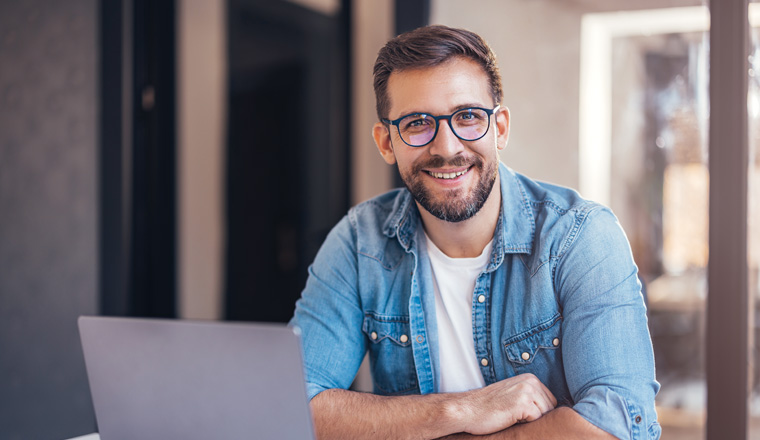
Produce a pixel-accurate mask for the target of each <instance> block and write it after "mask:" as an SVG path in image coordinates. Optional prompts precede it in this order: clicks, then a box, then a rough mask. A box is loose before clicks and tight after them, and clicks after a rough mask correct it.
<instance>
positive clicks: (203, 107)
mask: <svg viewBox="0 0 760 440" xmlns="http://www.w3.org/2000/svg"><path fill="white" fill-rule="evenodd" d="M749 6H750V8H749V18H750V23H751V24H752V26H753V27H752V28H751V32H750V34H751V35H750V38H751V44H750V48H751V50H750V56H749V58H748V65H749V69H748V74H747V75H748V80H747V81H748V88H749V90H748V98H747V112H748V117H749V127H748V139H749V157H748V161H747V169H746V170H743V169H736V170H733V171H734V172H736V173H746V175H747V176H748V183H747V194H748V196H747V201H746V202H747V203H746V204H747V206H748V209H747V211H746V213H745V212H743V211H739V212H738V214H739V215H741V216H746V218H747V231H746V234H745V235H746V241H747V249H748V252H747V255H746V264H747V268H748V272H747V278H748V280H747V282H746V285H747V286H748V289H747V292H746V295H747V298H748V304H750V306H749V309H748V310H747V313H748V314H749V315H750V316H753V315H754V314H755V313H756V311H755V309H754V306H752V304H754V299H755V298H756V297H757V296H758V295H760V281H759V280H758V267H759V266H760V231H759V230H758V229H760V155H758V154H757V152H758V150H759V148H758V145H759V143H758V141H759V140H760V126H758V121H759V120H760V119H759V118H760V87H759V85H760V82H759V81H760V80H759V79H758V75H756V74H755V72H756V71H757V70H756V69H757V68H758V63H760V38H759V37H760V31H758V30H757V28H756V27H754V26H757V25H758V24H759V23H760V20H758V19H757V16H758V14H757V12H758V10H757V9H755V8H754V6H755V5H754V4H750V5H749ZM432 23H440V24H447V25H450V26H455V27H464V28H467V29H470V30H473V31H475V32H477V33H479V34H480V35H482V36H483V37H484V38H485V39H486V40H487V41H488V42H489V44H490V45H491V46H492V48H493V49H494V51H495V52H496V54H497V57H498V59H499V62H500V66H501V73H502V77H503V81H504V104H505V105H506V106H508V107H509V108H510V110H511V115H512V126H511V130H512V132H511V136H510V142H509V145H508V147H507V149H506V150H505V151H503V152H502V156H501V157H502V160H503V161H504V162H505V163H506V164H507V165H508V166H510V167H512V168H513V169H515V170H516V171H518V172H521V173H524V174H527V175H529V176H531V177H533V178H536V179H539V180H545V181H549V182H553V183H557V184H561V185H566V186H570V187H573V188H576V189H578V190H579V191H580V192H581V193H582V195H584V196H585V197H587V198H591V199H594V200H597V201H599V202H602V203H604V204H607V205H609V206H611V207H612V208H613V210H614V211H615V212H616V214H617V215H618V217H619V218H620V221H621V223H622V225H623V227H624V229H625V230H626V233H627V234H628V238H629V240H630V242H631V245H632V249H633V253H634V258H635V260H636V262H637V264H638V266H639V270H640V277H641V279H642V282H643V284H644V286H645V289H644V293H645V299H646V301H647V306H648V314H649V323H650V331H651V333H652V339H653V342H654V349H655V356H656V362H657V376H658V380H659V381H660V382H661V383H662V385H663V388H662V391H661V393H660V394H659V395H658V398H657V405H658V413H659V417H660V421H661V423H662V424H663V427H664V431H663V432H664V433H663V438H664V439H668V438H669V439H681V438H683V439H687V438H689V439H691V438H704V436H705V420H706V407H707V402H708V400H707V391H706V390H707V386H706V371H705V356H706V349H705V347H706V309H707V300H706V298H707V290H708V282H707V269H708V255H709V249H708V243H709V238H710V236H709V235H710V229H709V224H710V219H709V218H708V217H709V203H708V202H709V195H710V192H709V188H710V171H709V170H710V166H709V157H708V128H709V117H710V103H709V93H708V90H709V89H708V87H709V76H708V67H709V56H710V48H709V43H710V39H709V29H710V13H709V11H708V8H707V2H706V1H702V0H669V1H664V0H659V1H657V0H477V1H470V2H454V1H447V0H395V1H394V0H371V1H370V0H266V1H257V0H226V1H225V0H173V1H172V0H167V1H149V0H113V1H100V0H68V1H66V2H60V1H55V0H2V1H0V438H2V439H51V438H68V437H73V436H76V435H82V434H86V433H89V432H94V431H95V430H96V426H95V420H94V414H93V410H92V403H91V401H90V396H89V389H88V386H87V379H86V372H85V369H84V362H83V358H82V353H81V349H80V346H79V336H78V331H77V327H76V318H77V317H78V316H79V315H93V314H102V315H118V316H145V317H169V318H186V319H211V320H219V319H224V320H238V321H272V322H286V321H287V320H288V319H289V318H290V316H291V314H292V311H293V307H294V303H295V301H296V300H297V298H298V297H299V295H300V291H301V289H302V287H303V285H304V282H305V279H306V269H307V267H308V265H309V264H310V262H311V261H312V259H313V257H314V255H315V254H316V251H317V249H318V248H319V246H320V244H321V242H322V240H323V239H324V237H325V236H326V234H327V232H328V231H329V230H330V228H331V227H332V226H333V225H334V224H335V223H336V222H337V221H338V220H339V219H340V218H341V217H342V216H343V215H344V214H345V212H346V210H347V209H348V208H349V207H350V206H352V205H354V204H356V203H359V202H360V201H362V200H365V199H367V198H369V197H372V196H375V195H377V194H380V193H382V192H384V191H386V190H388V189H390V188H392V187H394V186H397V185H399V180H398V177H397V176H396V174H395V170H394V169H392V168H391V167H388V166H387V165H385V163H384V162H383V161H382V159H381V157H380V155H379V154H378V153H377V150H376V148H375V146H374V143H373V141H372V137H371V127H372V124H373V123H374V122H375V121H376V115H375V109H374V95H373V91H372V65H373V63H374V59H375V55H376V53H377V50H378V49H379V48H380V47H381V46H382V45H383V44H384V43H385V42H386V41H387V40H388V39H389V38H390V37H392V36H394V35H396V34H398V33H400V32H403V31H406V30H410V29H413V28H416V27H418V26H422V25H426V24H432ZM714 50H718V49H714ZM726 215H727V216H732V215H736V213H732V212H727V213H726ZM754 322H755V320H754V319H750V320H749V326H748V328H747V329H746V332H747V333H748V335H749V341H750V348H749V356H748V357H749V359H748V364H749V365H750V376H751V378H750V380H748V382H749V383H750V386H749V388H748V389H747V398H748V402H749V403H748V404H747V410H748V411H749V414H750V415H751V423H750V426H751V427H752V430H751V433H752V434H751V435H752V436H753V437H755V438H760V381H759V380H757V379H758V378H760V369H754V367H752V365H754V361H755V358H756V357H757V354H758V350H757V348H756V347H755V343H754V340H755V339H756V338H755V336H754V335H755V333H757V326H755V324H754ZM726 349H727V350H730V349H732V347H731V346H730V344H727V347H726ZM726 371H727V374H730V371H731V370H730V367H727V370H726ZM364 381H365V382H366V378H365V379H364ZM357 383H358V385H357V386H358V387H359V388H360V389H361V387H362V380H361V377H360V380H358V381H357ZM755 384H756V385H755Z"/></svg>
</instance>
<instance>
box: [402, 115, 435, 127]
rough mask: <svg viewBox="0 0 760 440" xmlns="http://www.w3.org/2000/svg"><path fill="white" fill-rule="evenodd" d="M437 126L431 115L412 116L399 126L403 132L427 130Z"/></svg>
mask: <svg viewBox="0 0 760 440" xmlns="http://www.w3.org/2000/svg"><path fill="white" fill-rule="evenodd" d="M434 125H435V120H434V119H433V118H431V117H430V116H429V115H425V114H420V115H410V116H407V117H406V118H404V119H402V120H401V123H400V124H399V126H400V127H401V130H402V131H420V130H426V129H428V128H430V127H433V126H434Z"/></svg>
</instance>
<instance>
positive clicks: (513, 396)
mask: <svg viewBox="0 0 760 440" xmlns="http://www.w3.org/2000/svg"><path fill="white" fill-rule="evenodd" d="M556 405H557V400H556V399H555V398H554V396H553V395H552V394H551V392H550V391H549V389H548V388H546V386H544V384H542V383H541V381H539V380H538V379H537V378H536V377H535V376H534V375H532V374H521V375H519V376H515V377H511V378H509V379H505V380H502V381H499V382H496V383H493V384H491V385H488V386H486V387H483V388H479V389H475V390H470V391H466V392H462V393H450V394H445V393H444V394H427V395H421V396H394V397H387V396H376V395H373V394H364V393H357V392H354V391H346V390H341V389H330V390H326V391H323V392H321V393H320V394H317V396H316V397H314V398H313V399H312V400H311V412H312V415H313V417H314V424H315V426H316V430H317V434H318V437H319V438H320V440H322V439H344V438H345V439H352V440H353V439H361V438H372V439H375V438H392V439H434V438H440V437H444V436H446V435H450V434H453V433H458V432H467V433H472V434H479V435H484V434H490V433H494V432H499V431H502V430H504V428H506V427H508V426H512V425H514V424H515V423H517V422H518V421H521V420H526V421H528V420H538V419H539V418H540V417H541V415H542V414H545V413H547V412H549V411H551V410H552V409H553V408H554V407H555V406H556ZM579 417H580V416H579Z"/></svg>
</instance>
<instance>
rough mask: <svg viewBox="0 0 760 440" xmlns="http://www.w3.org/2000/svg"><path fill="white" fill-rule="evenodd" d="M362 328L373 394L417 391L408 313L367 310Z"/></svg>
mask: <svg viewBox="0 0 760 440" xmlns="http://www.w3.org/2000/svg"><path fill="white" fill-rule="evenodd" d="M362 331H363V332H364V333H365V334H366V336H367V338H368V340H369V342H370V344H369V363H370V371H371V372H372V382H373V384H374V392H375V394H384V395H401V394H419V386H418V384H417V372H416V369H415V366H414V353H413V352H412V342H411V339H412V336H411V332H410V326H409V317H408V316H393V315H381V314H378V313H374V312H367V313H366V314H365V315H364V324H363V325H362Z"/></svg>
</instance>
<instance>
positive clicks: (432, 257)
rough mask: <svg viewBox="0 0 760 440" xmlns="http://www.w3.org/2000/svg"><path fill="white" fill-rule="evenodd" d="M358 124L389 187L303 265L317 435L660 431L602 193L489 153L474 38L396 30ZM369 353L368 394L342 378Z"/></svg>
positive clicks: (500, 110) (629, 270) (494, 117)
mask: <svg viewBox="0 0 760 440" xmlns="http://www.w3.org/2000/svg"><path fill="white" fill-rule="evenodd" d="M374 75H375V94H376V99H377V113H378V117H379V119H380V122H378V123H377V124H375V126H374V128H373V136H374V139H375V143H376V144H377V147H378V149H379V150H380V154H381V155H382V156H383V158H384V159H385V161H386V162H387V163H388V164H396V165H397V166H398V170H399V172H400V174H401V177H402V179H403V181H404V184H405V185H406V188H405V189H398V190H395V191H391V192H389V193H387V194H384V195H381V196H379V197H376V198H374V199H372V200H369V201H367V202H365V203H362V204H360V205H358V206H356V207H354V208H352V209H351V210H350V211H349V213H348V215H347V216H346V217H345V218H343V220H342V221H341V222H340V223H339V224H338V225H337V226H336V227H335V228H334V229H333V230H332V232H331V233H330V234H329V236H328V237H327V239H326V241H325V243H324V245H323V246H322V248H321V250H320V251H319V254H318V255H317V257H316V259H315V261H314V264H313V265H312V267H311V268H310V270H309V279H308V282H307V284H306V287H305V289H304V291H303V295H302V298H301V299H300V300H299V301H298V303H297V306H296V311H295V316H294V317H293V320H292V321H291V324H293V325H297V326H299V327H300V328H301V329H302V335H303V348H304V360H305V368H306V375H307V389H308V394H309V398H311V409H312V413H313V417H314V421H315V427H316V430H317V432H318V436H319V437H320V438H346V439H360V438H390V439H406V438H414V439H431V438H439V437H444V436H449V435H451V436H452V437H451V438H470V437H471V436H475V435H487V437H486V438H494V439H511V438H541V439H548V438H563V439H568V438H578V439H590V438H613V437H618V438H634V439H639V438H641V439H655V438H659V435H660V427H659V425H658V424H657V421H656V413H655V409H654V396H655V394H656V393H657V391H658V389H659V384H658V383H657V382H656V381H655V378H654V359H653V353H652V346H651V340H650V337H649V332H648V329H647V319H646V312H645V306H644V303H643V300H642V297H641V293H640V288H641V286H640V284H639V282H638V279H637V269H636V266H635V265H634V262H633V260H632V257H631V252H630V248H629V245H628V242H627V240H626V238H625V235H624V233H623V231H622V229H621V228H620V226H619V224H618V223H617V220H616V218H615V217H614V215H613V214H612V213H611V212H610V211H609V210H608V209H607V208H605V207H603V206H601V205H598V204H595V203H593V202H589V201H586V200H583V199H582V198H580V197H579V195H578V194H577V193H575V192H574V191H572V190H569V189H566V188H561V187H558V186H554V185H550V184H546V183H538V182H535V181H532V180H530V179H528V178H527V177H525V176H522V175H520V174H517V173H515V172H514V171H512V170H510V169H509V168H507V167H506V166H504V165H503V164H501V163H500V162H499V156H498V150H501V149H503V148H505V147H506V144H507V139H508V135H509V122H510V119H509V118H510V116H509V111H508V110H507V108H506V107H504V106H502V105H500V103H501V99H502V87H501V78H500V75H499V71H498V67H497V65H496V59H495V56H494V55H493V53H492V51H491V50H490V48H489V47H488V46H487V44H486V43H485V42H484V41H483V40H482V39H481V38H480V37H479V36H477V35H475V34H473V33H471V32H468V31H464V30H458V29H451V28H447V27H443V26H429V27H425V28H420V29H417V30H415V31H412V32H409V33H406V34H402V35H400V36H398V37H396V38H394V39H393V40H391V41H390V42H388V43H387V45H386V46H385V47H384V48H383V49H382V50H381V51H380V52H379V54H378V58H377V62H376V64H375V69H374ZM367 351H369V358H370V369H371V372H372V379H373V384H374V393H373V394H368V393H358V392H353V391H348V390H347V388H348V387H349V386H350V385H351V382H352V380H353V379H354V376H355V374H356V371H357V369H358V368H359V365H360V363H361V361H362V358H363V357H364V355H365V353H366V352H367Z"/></svg>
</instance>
